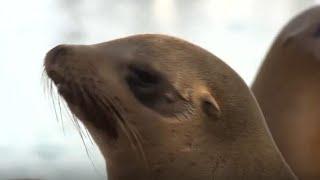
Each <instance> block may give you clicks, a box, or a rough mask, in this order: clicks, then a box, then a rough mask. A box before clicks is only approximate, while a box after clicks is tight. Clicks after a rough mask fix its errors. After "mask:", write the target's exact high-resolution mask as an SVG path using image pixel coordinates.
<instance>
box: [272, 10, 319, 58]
mask: <svg viewBox="0 0 320 180" xmlns="http://www.w3.org/2000/svg"><path fill="white" fill-rule="evenodd" d="M319 19H320V6H315V7H312V8H310V9H307V10H305V11H303V12H302V13H300V14H299V15H297V16H296V17H294V18H293V19H292V20H291V21H290V22H289V23H288V24H287V25H286V26H285V27H284V28H283V30H282V31H281V32H280V34H279V35H278V37H277V39H276V41H275V42H274V45H276V44H277V46H276V47H273V49H275V48H279V46H280V48H279V49H284V51H283V53H286V52H288V53H287V54H289V53H292V52H296V53H297V54H298V53H300V54H301V53H302V54H303V55H299V56H305V55H308V56H307V57H308V58H309V59H311V58H315V59H319V58H320V52H319V49H320V41H319V39H320V20H319ZM280 53H281V51H280Z"/></svg>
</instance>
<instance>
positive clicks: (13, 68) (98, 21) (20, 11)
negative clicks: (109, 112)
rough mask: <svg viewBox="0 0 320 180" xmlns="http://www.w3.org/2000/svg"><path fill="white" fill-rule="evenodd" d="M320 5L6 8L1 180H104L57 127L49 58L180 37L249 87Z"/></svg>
mask: <svg viewBox="0 0 320 180" xmlns="http://www.w3.org/2000/svg"><path fill="white" fill-rule="evenodd" d="M316 2H318V3H319V1H318V0H304V1H303V0H281V1H279V0H268V1H257V0H241V1H239V0H220V1H219V0H211V1H210V0H197V1H194V0H122V1H117V0H28V1H18V0H10V1H9V0H8V1H3V2H1V6H0V22H1V23H2V24H1V28H0V40H1V41H0V82H1V88H0V99H1V101H0V123H1V126H0V180H2V179H8V178H21V177H29V178H42V179H47V180H72V179H77V180H81V179H97V180H98V179H99V180H100V179H104V178H105V176H106V175H105V168H104V161H103V158H102V157H101V155H100V153H99V152H98V151H97V149H96V147H95V146H94V145H92V144H91V143H90V142H87V143H86V144H87V146H88V149H89V151H90V157H91V159H92V160H93V164H94V165H95V166H96V170H95V169H94V168H93V165H92V164H91V162H90V160H89V158H88V156H87V155H86V151H85V149H84V146H83V144H82V141H81V138H80V136H79V135H78V134H77V131H76V130H75V128H74V126H73V124H72V123H70V120H69V119H67V118H65V120H64V127H65V128H64V129H65V134H64V133H63V131H62V127H61V124H59V123H57V121H56V119H55V114H54V112H53V110H52V106H51V101H50V99H48V98H47V97H46V96H45V94H44V92H43V85H42V84H41V73H42V63H43V58H44V55H45V53H46V52H47V51H48V50H49V49H50V48H52V47H54V46H55V45H57V44H59V43H78V44H90V43H98V42H103V41H107V40H111V39H115V38H118V37H123V36H127V35H132V34H137V33H162V34H168V35H174V36H178V37H180V38H183V39H186V40H188V41H191V42H193V43H195V44H197V45H200V46H202V47H204V48H205V49H207V50H209V51H210V52H212V53H213V54H215V55H217V56H218V57H220V58H221V59H222V60H224V61H225V62H226V63H227V64H228V65H230V66H231V67H232V68H233V69H235V70H236V71H237V72H238V73H239V74H240V76H241V77H242V78H243V79H244V80H245V81H246V82H247V83H248V85H250V84H251V83H252V81H253V78H254V76H255V73H256V72H257V69H258V67H259V65H260V63H261V61H262V60H263V58H264V55H265V53H266V52H267V50H268V48H269V46H270V45H271V43H272V40H273V39H274V38H275V36H276V35H277V33H278V32H279V30H280V29H281V27H283V25H284V24H285V23H286V22H288V20H289V19H290V18H292V17H293V16H294V15H296V14H297V13H298V12H300V11H302V10H304V9H305V8H307V7H310V6H311V5H313V4H314V3H316Z"/></svg>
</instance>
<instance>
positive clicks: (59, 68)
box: [45, 34, 290, 179]
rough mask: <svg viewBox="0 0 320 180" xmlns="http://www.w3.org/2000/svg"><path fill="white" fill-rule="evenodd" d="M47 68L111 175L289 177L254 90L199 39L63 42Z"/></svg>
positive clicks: (48, 58)
mask: <svg viewBox="0 0 320 180" xmlns="http://www.w3.org/2000/svg"><path fill="white" fill-rule="evenodd" d="M45 69H46V72H47V74H48V76H49V77H50V78H51V79H52V80H53V81H54V83H55V84H56V86H57V88H58V91H59V93H60V94H61V95H62V96H63V97H64V99H65V100H66V102H67V104H68V106H69V108H70V110H71V111H72V112H73V113H74V114H75V115H76V116H77V117H78V118H79V119H80V120H81V121H82V123H83V124H84V125H85V126H86V128H87V129H88V130H89V132H90V133H91V135H92V136H93V138H94V140H95V141H96V143H97V144H98V146H99V148H100V150H101V152H102V153H103V155H104V157H105V159H106V164H107V169H108V176H109V179H211V178H218V179H228V178H231V179H232V178H235V177H243V178H246V177H247V178H249V177H250V178H251V177H252V178H254V177H260V178H269V177H273V176H277V177H278V178H280V179H281V177H288V174H290V172H289V170H288V169H287V167H286V166H285V165H284V164H285V163H284V162H283V161H282V158H281V156H280V154H279V153H278V151H277V149H276V148H275V146H274V144H273V141H272V139H271V137H270V135H269V133H268V131H267V130H266V127H265V124H264V120H263V117H262V116H261V112H260V110H259V108H258V106H257V104H256V101H255V99H254V98H253V96H252V94H251V92H250V90H249V89H248V87H247V86H246V85H245V83H244V82H243V81H242V79H241V78H240V77H239V76H238V75H237V74H236V73H235V72H234V71H233V70H232V69H231V68H229V67H228V66H227V65H226V64H224V63H223V62H222V61H221V60H219V59H218V58H217V57H215V56H214V55H212V54H211V53H209V52H207V51H205V50H204V49H202V48H200V47H198V46H195V45H193V44H191V43H188V42H186V41H183V40H180V39H177V38H173V37H169V36H164V35H154V34H149V35H136V36H130V37H127V38H122V39H118V40H113V41H109V42H105V43H100V44H94V45H59V46H57V47H55V48H53V49H52V50H51V51H50V52H48V54H47V56H46V59H45ZM279 167H281V168H279ZM270 168H271V169H272V170H270V171H266V169H270ZM260 169H261V170H263V173H261V172H260ZM274 169H276V170H274Z"/></svg>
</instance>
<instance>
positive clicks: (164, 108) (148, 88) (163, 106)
mask: <svg viewBox="0 0 320 180" xmlns="http://www.w3.org/2000/svg"><path fill="white" fill-rule="evenodd" d="M126 81H127V84H128V87H129V89H130V91H131V92H132V93H133V95H134V96H135V98H136V99H137V100H139V101H140V103H141V104H143V105H145V106H146V107H148V108H150V109H152V110H154V111H157V112H159V113H161V114H162V115H164V116H171V115H173V114H175V113H178V112H181V111H184V110H185V104H186V102H185V100H184V99H182V98H181V96H180V95H179V93H178V91H177V90H176V89H175V88H174V87H173V86H172V84H171V83H170V82H169V81H168V79H167V78H166V76H165V75H164V74H162V73H161V72H158V71H157V70H155V69H153V68H152V67H151V66H149V65H145V64H132V65H129V66H128V74H127V76H126Z"/></svg>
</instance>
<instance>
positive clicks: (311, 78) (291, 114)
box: [252, 6, 320, 179]
mask: <svg viewBox="0 0 320 180" xmlns="http://www.w3.org/2000/svg"><path fill="white" fill-rule="evenodd" d="M319 38H320V6H316V7H313V8H311V9H308V10H306V11H304V12H303V13H301V14H300V15H298V16H297V17H295V18H294V19H293V20H291V21H290V23H289V24H288V25H286V26H285V27H284V29H283V30H282V31H281V33H280V34H279V35H278V37H277V38H276V40H275V41H274V43H273V45H272V47H271V49H270V51H269V52H268V54H267V56H266V58H265V60H264V62H263V64H262V66H261V68H260V72H259V73H258V75H257V77H256V79H255V81H254V83H253V85H252V90H253V92H254V94H255V96H256V98H257V100H258V102H259V104H260V107H261V109H262V111H263V113H264V115H265V118H266V121H267V124H268V125H269V128H270V131H271V134H272V135H273V137H274V139H275V142H276V144H277V145H278V147H279V149H280V151H281V152H282V154H283V156H284V157H285V159H286V160H287V162H288V164H289V165H290V166H291V167H292V169H293V171H294V172H295V173H296V174H297V176H298V177H299V178H301V179H320V153H319V152H320V111H319V107H320V95H319V92H320V83H319V82H320V51H319V50H320V39H319Z"/></svg>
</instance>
